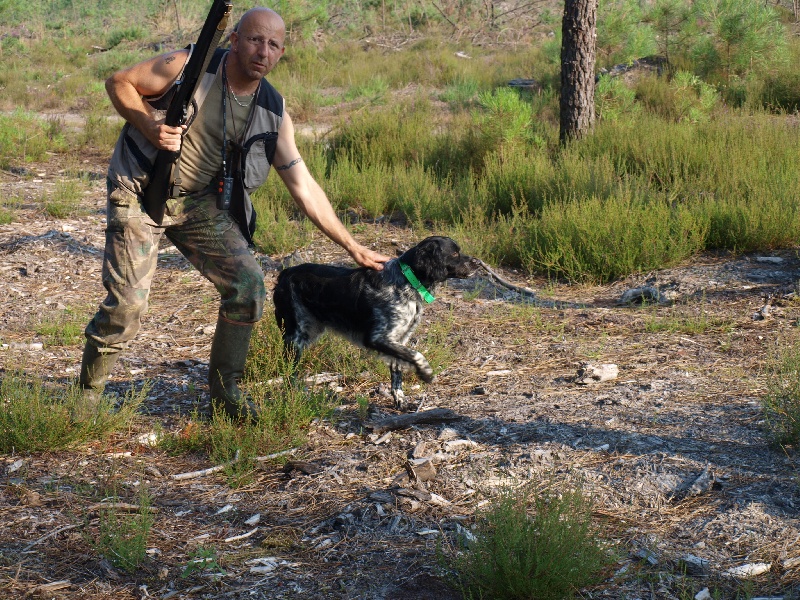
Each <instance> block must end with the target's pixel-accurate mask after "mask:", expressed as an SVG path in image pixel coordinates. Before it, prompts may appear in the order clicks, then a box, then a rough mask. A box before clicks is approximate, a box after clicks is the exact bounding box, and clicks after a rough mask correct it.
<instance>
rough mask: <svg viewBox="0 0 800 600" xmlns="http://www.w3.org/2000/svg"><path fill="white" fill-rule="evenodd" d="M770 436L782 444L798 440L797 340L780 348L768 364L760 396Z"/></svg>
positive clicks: (799, 348)
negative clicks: (762, 392) (765, 380)
mask: <svg viewBox="0 0 800 600" xmlns="http://www.w3.org/2000/svg"><path fill="white" fill-rule="evenodd" d="M761 406H762V408H763V410H764V422H765V426H766V429H767V433H768V435H769V436H770V438H771V439H772V440H773V441H774V442H775V443H776V444H779V445H782V446H798V445H799V444H800V344H797V343H793V344H790V345H787V346H786V347H784V348H782V349H781V350H780V351H779V352H778V353H777V354H776V355H775V356H774V357H773V358H772V361H771V364H770V366H769V371H768V378H767V393H766V395H765V396H764V397H763V398H762V399H761Z"/></svg>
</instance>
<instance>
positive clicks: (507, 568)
mask: <svg viewBox="0 0 800 600" xmlns="http://www.w3.org/2000/svg"><path fill="white" fill-rule="evenodd" d="M598 533H599V532H598V530H597V527H596V525H595V524H594V523H593V522H592V517H591V504H590V502H589V501H588V500H587V499H586V498H585V497H584V496H583V495H582V493H581V492H580V490H571V491H563V492H560V493H557V492H554V491H550V492H544V493H536V492H534V491H533V490H531V489H526V488H520V489H517V490H512V491H504V492H502V493H501V494H500V496H499V497H498V498H496V499H495V500H494V501H493V502H492V504H491V505H490V506H489V508H488V509H486V510H485V511H484V512H483V513H481V514H479V515H478V517H477V521H476V526H475V528H474V537H475V539H474V541H467V542H466V543H467V546H466V549H465V550H463V551H461V552H457V553H455V555H451V559H450V568H451V569H452V571H453V573H454V580H455V582H456V585H457V587H459V588H460V589H461V591H462V593H463V594H464V597H465V598H467V599H473V598H474V599H478V598H503V599H507V600H538V599H541V598H547V599H548V600H560V599H566V598H573V597H575V595H576V594H577V592H578V590H580V589H581V588H582V587H585V586H588V585H591V584H596V583H600V581H602V579H603V578H604V577H603V575H602V571H603V569H604V568H605V567H606V566H607V565H609V564H610V562H611V559H612V556H611V553H610V552H609V551H608V549H606V548H604V547H603V543H602V540H601V539H599V538H598Z"/></svg>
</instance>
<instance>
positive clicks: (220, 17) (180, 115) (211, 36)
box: [142, 0, 233, 225]
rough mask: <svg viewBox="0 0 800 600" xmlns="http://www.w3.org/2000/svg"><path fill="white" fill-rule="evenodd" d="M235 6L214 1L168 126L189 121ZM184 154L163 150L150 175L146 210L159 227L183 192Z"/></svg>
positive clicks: (177, 91)
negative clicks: (178, 173)
mask: <svg viewBox="0 0 800 600" xmlns="http://www.w3.org/2000/svg"><path fill="white" fill-rule="evenodd" d="M232 7H233V4H232V3H231V2H230V0H214V3H213V4H212V5H211V10H210V11H209V13H208V16H207V17H206V22H205V23H204V24H203V29H202V30H201V31H200V36H199V37H198V38H197V43H196V44H195V47H194V50H193V51H192V55H191V57H190V58H189V62H188V63H187V64H186V68H185V69H184V70H183V78H182V79H181V80H180V81H179V82H177V86H176V89H175V95H174V96H173V97H172V100H171V101H170V104H169V107H168V108H167V113H166V116H165V118H164V123H165V124H167V125H170V126H172V127H178V126H180V125H183V124H184V123H185V122H186V118H187V116H188V112H189V105H190V104H191V102H192V97H193V96H194V93H195V90H196V89H197V84H198V83H199V82H200V78H201V77H202V76H203V73H205V70H206V68H207V67H208V62H209V60H211V55H212V54H213V53H214V50H215V49H216V48H217V45H218V44H219V40H220V38H221V37H222V34H223V33H224V31H225V28H226V27H227V25H228V17H229V16H230V13H231V8H232ZM180 154H181V153H180V151H178V152H172V151H170V150H159V151H158V154H157V155H156V160H155V164H154V165H153V169H152V171H151V172H150V181H149V182H148V184H147V187H146V188H145V189H144V192H143V194H142V196H143V198H142V200H143V204H144V209H145V211H146V212H147V214H148V215H150V218H151V219H153V221H155V222H156V223H157V224H158V225H161V222H162V221H163V220H164V207H165V203H166V201H167V198H174V197H175V196H177V195H178V193H180V179H175V178H173V171H174V168H175V164H176V163H177V162H178V159H179V157H180Z"/></svg>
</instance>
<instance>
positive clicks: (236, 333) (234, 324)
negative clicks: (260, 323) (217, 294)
mask: <svg viewBox="0 0 800 600" xmlns="http://www.w3.org/2000/svg"><path fill="white" fill-rule="evenodd" d="M252 333H253V323H240V322H238V321H231V320H230V319H226V318H225V317H222V316H220V317H219V319H217V330H216V331H215V332H214V341H213V342H212V343H211V359H210V360H209V362H208V387H209V388H210V389H211V406H212V407H213V408H214V409H218V408H222V409H223V410H224V411H225V413H226V414H227V415H228V416H229V417H231V418H232V419H256V418H257V417H258V411H256V407H255V406H254V405H253V402H252V400H250V399H249V398H247V397H246V396H245V395H244V394H242V393H241V392H240V391H239V381H241V379H242V374H243V373H244V363H245V360H246V359H247V350H248V349H249V348H250V336H251V335H252Z"/></svg>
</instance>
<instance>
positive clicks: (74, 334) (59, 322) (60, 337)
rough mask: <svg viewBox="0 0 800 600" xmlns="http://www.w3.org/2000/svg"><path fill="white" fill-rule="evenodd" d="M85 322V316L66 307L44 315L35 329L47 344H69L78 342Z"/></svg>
mask: <svg viewBox="0 0 800 600" xmlns="http://www.w3.org/2000/svg"><path fill="white" fill-rule="evenodd" d="M85 324H86V317H85V316H83V315H78V314H76V313H75V312H74V311H72V310H70V309H66V310H63V311H60V312H58V313H51V314H46V315H44V316H43V317H42V320H41V321H40V322H39V324H38V325H36V329H35V331H36V334H37V335H39V336H41V337H42V341H43V342H44V343H45V344H46V345H48V346H71V345H74V344H77V343H79V342H80V340H81V337H82V335H83V328H84V326H85Z"/></svg>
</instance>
